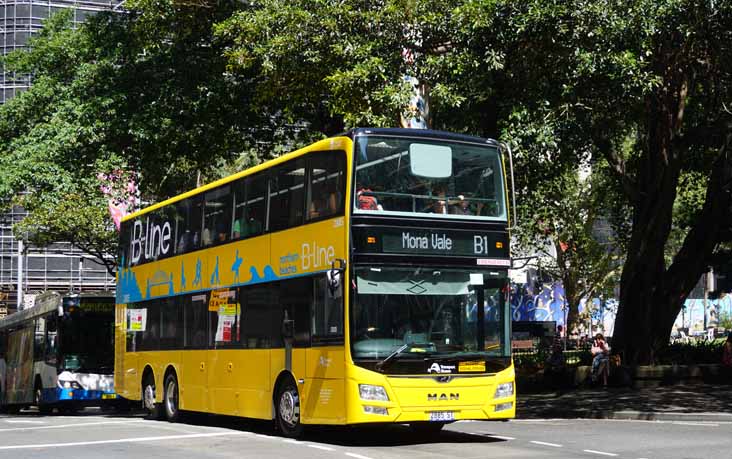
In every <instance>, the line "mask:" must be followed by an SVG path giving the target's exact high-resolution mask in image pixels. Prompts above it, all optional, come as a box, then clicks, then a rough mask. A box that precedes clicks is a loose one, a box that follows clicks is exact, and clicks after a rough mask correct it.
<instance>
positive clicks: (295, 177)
mask: <svg viewBox="0 0 732 459" xmlns="http://www.w3.org/2000/svg"><path fill="white" fill-rule="evenodd" d="M504 177H505V171H504V166H503V161H502V152H501V148H500V146H499V144H498V143H497V142H495V141H493V140H486V139H481V138H475V137H468V136H463V135H457V134H451V133H445V132H438V131H428V130H425V131H417V130H403V129H354V130H351V131H349V132H347V133H345V134H343V135H341V136H338V137H333V138H329V139H326V140H322V141H319V142H317V143H314V144H312V145H310V146H308V147H306V148H303V149H300V150H298V151H295V152H292V153H289V154H286V155H284V156H281V157H279V158H277V159H274V160H271V161H269V162H266V163H264V164H261V165H259V166H256V167H253V168H251V169H248V170H246V171H243V172H241V173H238V174H235V175H232V176H230V177H227V178H225V179H222V180H219V181H217V182H214V183H211V184H208V185H205V186H202V187H200V188H197V189H195V190H192V191H190V192H187V193H185V194H182V195H180V196H177V197H174V198H172V199H169V200H167V201H165V202H161V203H159V204H156V205H153V206H150V207H148V208H145V209H143V210H141V211H139V212H137V213H134V214H132V215H129V216H128V217H127V218H125V219H124V221H123V223H122V230H121V243H120V247H121V249H120V252H121V254H120V266H119V270H118V279H117V280H118V282H117V306H116V321H115V322H116V338H117V339H116V344H115V345H116V350H115V371H114V375H115V388H116V389H117V392H118V393H119V394H120V395H121V396H123V397H125V398H128V399H132V400H141V401H142V403H143V405H144V406H145V407H146V408H147V409H148V410H149V411H150V413H151V415H153V416H156V417H161V418H162V417H165V418H167V419H168V420H170V421H175V420H177V419H178V418H179V416H180V412H181V411H182V410H185V411H198V412H207V413H218V414H224V415H233V416H244V417H250V418H259V419H273V420H275V424H276V426H277V428H278V429H279V430H280V431H281V433H282V434H283V435H285V436H292V437H294V436H298V435H300V434H301V432H302V429H303V426H304V425H308V424H367V423H407V424H410V425H411V426H413V428H415V429H417V430H425V431H436V430H439V429H440V428H442V426H444V425H445V424H446V423H449V422H453V421H456V420H463V419H507V418H511V417H513V416H514V414H515V393H514V368H513V364H512V360H511V354H510V351H511V346H510V324H511V322H510V314H509V306H508V301H507V295H508V275H507V271H508V267H509V265H510V259H509V247H508V245H509V237H508V209H507V208H508V205H507V199H506V195H507V193H506V181H505V180H504Z"/></svg>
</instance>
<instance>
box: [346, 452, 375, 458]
mask: <svg viewBox="0 0 732 459" xmlns="http://www.w3.org/2000/svg"><path fill="white" fill-rule="evenodd" d="M346 456H350V457H354V458H356V459H371V458H370V457H368V456H362V455H360V454H356V453H346Z"/></svg>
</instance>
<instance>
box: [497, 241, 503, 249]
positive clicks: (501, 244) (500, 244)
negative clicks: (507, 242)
mask: <svg viewBox="0 0 732 459" xmlns="http://www.w3.org/2000/svg"><path fill="white" fill-rule="evenodd" d="M496 248H497V249H502V248H503V242H500V241H496Z"/></svg>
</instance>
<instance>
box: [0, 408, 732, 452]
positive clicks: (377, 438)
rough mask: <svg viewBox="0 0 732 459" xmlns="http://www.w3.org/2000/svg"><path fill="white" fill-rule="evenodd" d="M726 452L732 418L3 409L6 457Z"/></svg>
mask: <svg viewBox="0 0 732 459" xmlns="http://www.w3.org/2000/svg"><path fill="white" fill-rule="evenodd" d="M50 456H53V457H55V458H73V459H81V458H99V457H103V458H105V459H111V458H122V457H125V458H127V457H145V458H175V459H182V458H188V457H191V458H250V457H251V458H281V457H284V458H297V459H310V458H317V459H348V458H353V459H380V458H407V457H409V458H460V459H471V458H481V459H484V458H573V457H578V458H591V457H594V458H602V457H618V458H633V459H639V458H648V459H651V458H658V459H669V458H704V459H709V458H720V459H721V458H724V459H729V458H730V457H732V423H725V422H658V421H621V420H598V419H592V420H590V419H584V420H583V419H576V420H567V419H531V420H528V419H527V420H514V421H510V422H458V423H455V424H451V425H449V426H447V427H446V428H445V430H443V431H442V432H441V433H440V434H438V435H434V436H432V437H430V438H425V437H420V436H418V435H416V434H413V433H412V432H411V431H410V430H409V429H408V428H407V427H405V426H399V425H396V426H388V427H369V428H346V427H339V428H316V429H311V430H310V431H308V432H307V434H306V435H305V437H304V438H303V439H301V440H288V439H284V438H281V437H279V436H278V435H277V434H276V432H274V431H273V430H272V425H271V423H268V422H254V421H247V420H242V419H237V418H229V417H223V416H203V415H199V416H190V417H188V418H187V419H186V420H185V422H183V423H179V424H171V423H168V422H164V421H151V420H147V419H145V418H143V417H142V416H141V415H126V416H125V415H117V414H110V415H107V414H104V413H101V412H100V411H98V410H93V409H87V410H86V411H84V412H82V413H80V414H78V415H75V416H39V415H38V414H36V413H34V412H33V411H25V412H23V413H21V414H19V415H5V414H2V415H0V458H3V459H4V458H8V459H10V458H12V459H16V458H17V459H20V458H47V457H50Z"/></svg>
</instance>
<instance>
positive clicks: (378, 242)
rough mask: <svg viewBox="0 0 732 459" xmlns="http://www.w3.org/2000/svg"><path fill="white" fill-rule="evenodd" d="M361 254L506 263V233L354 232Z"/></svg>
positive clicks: (410, 229) (392, 229) (443, 230)
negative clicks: (455, 258) (503, 261)
mask: <svg viewBox="0 0 732 459" xmlns="http://www.w3.org/2000/svg"><path fill="white" fill-rule="evenodd" d="M354 237H355V243H356V250H357V251H358V252H361V253H394V254H397V253H400V254H412V255H433V256H434V255H437V256H453V257H455V256H456V257H475V258H483V257H486V258H495V259H505V260H506V261H508V258H509V253H508V233H505V232H490V231H479V232H478V231H456V230H449V229H424V228H384V227H370V228H368V227H366V228H358V227H357V228H354Z"/></svg>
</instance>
